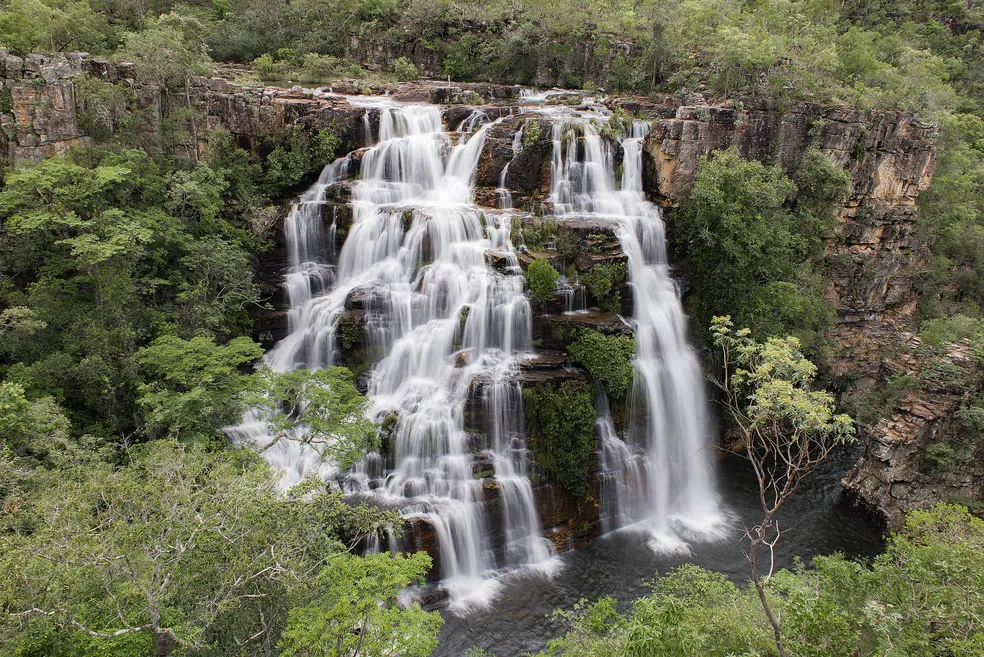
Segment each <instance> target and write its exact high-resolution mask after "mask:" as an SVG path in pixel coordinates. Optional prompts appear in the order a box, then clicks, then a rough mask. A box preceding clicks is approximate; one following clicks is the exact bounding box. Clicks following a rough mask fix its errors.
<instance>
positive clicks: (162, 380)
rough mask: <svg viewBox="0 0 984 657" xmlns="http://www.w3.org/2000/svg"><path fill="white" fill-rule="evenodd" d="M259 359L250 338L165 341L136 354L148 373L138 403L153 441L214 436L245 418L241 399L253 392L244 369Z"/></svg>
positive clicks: (171, 338)
mask: <svg viewBox="0 0 984 657" xmlns="http://www.w3.org/2000/svg"><path fill="white" fill-rule="evenodd" d="M262 355H263V349H262V348H261V347H260V346H259V345H258V344H256V343H255V342H253V341H252V340H250V339H249V338H236V339H235V340H232V341H231V342H229V344H227V345H217V344H215V342H214V341H213V340H211V339H209V338H206V337H202V336H199V337H195V338H192V339H191V340H182V339H181V338H178V337H175V336H164V337H161V338H158V339H157V340H155V341H154V342H153V343H152V344H151V345H150V346H149V347H144V348H143V349H141V350H140V351H139V352H137V361H138V362H139V363H140V365H141V366H142V368H143V369H144V371H145V372H146V380H147V383H144V384H141V386H140V390H139V395H140V396H139V398H138V400H137V403H138V404H139V406H140V407H141V408H142V409H143V410H144V412H145V413H146V416H147V428H148V431H150V432H151V433H152V434H154V435H168V436H172V437H175V438H177V437H181V438H190V437H197V436H204V437H210V436H214V435H215V433H216V432H217V431H218V429H219V428H220V427H222V426H224V425H227V424H233V423H235V422H237V421H238V420H239V419H240V418H241V417H242V415H243V411H244V410H245V409H244V406H243V403H242V399H241V398H242V395H243V394H244V393H245V392H247V391H248V390H250V389H251V388H252V387H254V386H255V385H256V384H255V382H254V381H253V379H252V378H251V377H250V376H249V375H248V374H244V373H243V371H242V366H244V365H246V364H249V363H252V362H254V361H256V360H257V359H259V358H260V357H261V356H262Z"/></svg>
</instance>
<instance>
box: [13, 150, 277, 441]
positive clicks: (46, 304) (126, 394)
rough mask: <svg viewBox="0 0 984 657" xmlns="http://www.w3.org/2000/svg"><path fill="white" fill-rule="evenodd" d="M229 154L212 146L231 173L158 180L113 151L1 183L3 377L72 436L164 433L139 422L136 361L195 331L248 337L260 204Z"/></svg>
mask: <svg viewBox="0 0 984 657" xmlns="http://www.w3.org/2000/svg"><path fill="white" fill-rule="evenodd" d="M237 152H238V153H240V154H242V152H241V151H236V150H235V149H226V148H225V147H217V148H216V151H215V156H216V160H215V161H216V163H217V164H223V165H225V164H228V165H230V167H231V168H225V167H224V166H221V167H220V168H217V169H213V168H212V167H210V166H208V165H206V164H204V163H199V164H198V165H197V166H195V167H192V168H186V169H183V168H177V169H175V170H171V171H165V170H162V169H161V167H160V166H159V165H158V164H157V163H156V162H154V161H153V160H152V159H151V158H150V157H149V156H148V155H147V154H146V153H145V152H143V151H138V150H127V149H116V150H93V151H80V152H77V153H73V154H71V155H69V156H65V157H59V158H52V159H49V160H46V161H44V162H42V163H40V164H38V165H36V166H34V167H28V168H22V169H17V170H13V171H10V172H8V173H7V175H6V177H5V186H4V188H3V191H2V192H0V215H2V218H3V222H4V230H3V233H2V236H0V252H2V254H3V255H2V257H0V272H2V275H3V276H4V278H5V280H7V281H10V284H9V285H5V286H3V287H2V288H0V305H2V307H4V308H5V310H4V311H2V318H0V332H2V333H3V339H2V340H0V373H2V374H3V375H5V376H6V377H7V378H8V380H11V381H16V382H17V383H18V384H20V385H21V386H22V387H23V388H24V389H25V391H26V393H27V394H28V396H29V398H31V399H40V398H43V397H51V398H53V400H54V402H55V403H57V404H58V405H59V406H61V407H62V408H63V409H64V411H65V413H66V415H67V416H68V417H69V419H70V420H71V425H72V431H73V433H74V434H76V435H82V434H86V433H90V434H93V435H96V436H103V437H105V436H107V435H108V436H117V437H119V436H120V435H124V436H126V435H129V434H132V433H133V432H134V431H135V430H138V431H140V432H141V433H154V434H156V433H157V432H158V431H161V430H163V429H162V428H161V427H156V426H155V427H154V428H152V429H151V428H144V427H139V428H138V426H137V425H138V424H140V423H141V421H142V418H141V415H140V413H139V412H138V410H139V409H138V407H137V403H136V400H137V397H138V396H139V394H138V390H139V389H140V388H141V385H143V384H145V383H149V382H148V381H143V380H141V376H140V365H139V362H138V359H137V351H138V350H139V349H140V348H141V347H143V346H146V345H148V344H149V343H150V342H151V341H152V340H153V339H154V338H155V337H156V336H158V335H162V334H169V335H175V336H177V337H178V338H184V339H188V338H190V337H192V336H193V335H194V334H195V333H196V332H202V333H203V334H206V333H207V334H209V335H210V336H212V339H214V340H215V342H214V344H215V345H221V343H222V342H224V341H226V340H228V339H230V338H234V337H236V336H237V335H241V334H242V333H244V332H246V331H248V330H249V317H248V315H247V314H246V311H245V308H246V307H247V306H248V305H249V304H251V303H253V302H254V300H255V298H256V294H257V291H258V290H257V288H256V286H255V285H254V284H253V282H252V267H251V263H250V260H249V253H248V251H247V249H248V248H250V247H253V246H255V242H254V241H253V239H252V237H251V235H250V233H249V232H248V231H249V230H250V228H251V227H250V226H249V224H248V223H246V222H248V221H249V220H250V219H249V218H250V217H251V215H252V213H255V212H256V211H257V207H258V206H259V205H260V203H259V201H260V198H259V197H258V196H257V195H256V194H255V191H254V190H255V183H254V182H253V176H255V175H256V172H254V171H253V170H252V169H251V168H250V167H249V166H248V165H246V166H243V163H242V161H241V158H239V156H237V155H236V153H237ZM220 155H221V157H220ZM237 158H239V159H237ZM220 160H223V161H221V162H220ZM247 205H249V206H252V209H246V207H245V206H247ZM15 272H16V274H15ZM203 339H207V338H206V337H203ZM148 417H149V416H148ZM145 429H146V430H145Z"/></svg>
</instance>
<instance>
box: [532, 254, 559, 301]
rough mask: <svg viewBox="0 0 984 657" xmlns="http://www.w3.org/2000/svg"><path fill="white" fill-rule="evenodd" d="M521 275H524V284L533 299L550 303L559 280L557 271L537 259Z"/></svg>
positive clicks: (539, 258)
mask: <svg viewBox="0 0 984 657" xmlns="http://www.w3.org/2000/svg"><path fill="white" fill-rule="evenodd" d="M523 273H524V274H525V275H526V284H527V285H529V288H530V292H532V293H533V298H534V299H536V300H537V301H539V302H540V303H546V302H547V301H550V298H551V297H552V296H553V291H554V289H555V288H556V287H557V280H558V279H559V278H560V274H559V273H557V270H556V269H554V268H553V266H552V265H551V264H550V263H549V262H547V260H546V259H545V258H542V257H537V258H536V259H535V260H533V262H531V263H530V264H529V265H528V266H527V267H526V271H524V272H523Z"/></svg>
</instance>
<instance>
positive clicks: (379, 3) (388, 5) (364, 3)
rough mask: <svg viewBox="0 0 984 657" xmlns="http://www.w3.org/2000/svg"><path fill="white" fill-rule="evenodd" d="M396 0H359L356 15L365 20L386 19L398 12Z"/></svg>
mask: <svg viewBox="0 0 984 657" xmlns="http://www.w3.org/2000/svg"><path fill="white" fill-rule="evenodd" d="M398 8H399V5H398V4H397V2H396V0H359V4H358V5H357V6H356V8H355V15H356V16H358V17H359V18H361V19H362V20H364V21H373V20H384V19H387V18H389V17H390V16H392V15H393V14H395V13H396V10H397V9H398Z"/></svg>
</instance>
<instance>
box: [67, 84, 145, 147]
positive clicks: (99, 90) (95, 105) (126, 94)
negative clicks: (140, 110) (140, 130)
mask: <svg viewBox="0 0 984 657" xmlns="http://www.w3.org/2000/svg"><path fill="white" fill-rule="evenodd" d="M75 90H76V94H77V95H78V106H79V107H78V109H79V127H81V128H82V130H83V132H85V134H86V135H88V136H89V137H91V138H92V139H94V140H95V141H97V142H106V141H109V140H110V139H111V138H112V137H113V136H114V135H115V134H116V133H117V132H119V131H120V130H121V129H126V127H127V124H128V123H130V122H131V119H132V116H131V115H130V114H129V110H130V107H131V103H132V102H133V100H134V99H133V92H132V90H131V89H130V88H129V87H127V86H125V85H122V84H118V83H113V82H109V81H107V80H102V79H100V78H97V77H94V76H92V75H89V74H87V73H86V74H83V75H80V76H79V77H77V78H75Z"/></svg>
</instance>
